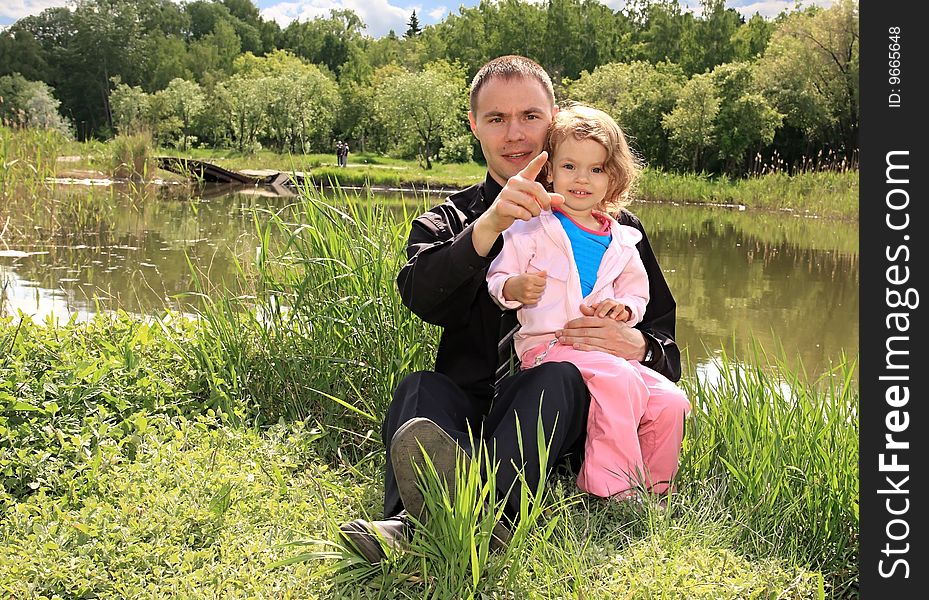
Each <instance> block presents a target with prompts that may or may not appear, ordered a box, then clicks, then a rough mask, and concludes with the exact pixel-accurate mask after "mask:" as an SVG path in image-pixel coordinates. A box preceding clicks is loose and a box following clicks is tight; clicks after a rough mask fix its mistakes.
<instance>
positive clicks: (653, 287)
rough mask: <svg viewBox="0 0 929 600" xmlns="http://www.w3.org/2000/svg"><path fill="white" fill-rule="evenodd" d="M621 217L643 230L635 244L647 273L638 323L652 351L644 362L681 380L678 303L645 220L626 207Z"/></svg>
mask: <svg viewBox="0 0 929 600" xmlns="http://www.w3.org/2000/svg"><path fill="white" fill-rule="evenodd" d="M621 218H622V220H621V221H620V222H621V223H623V224H625V225H629V226H631V227H635V228H636V229H638V230H639V231H640V232H641V233H642V240H641V241H640V242H639V243H638V244H636V248H638V250H639V256H640V257H641V259H642V264H643V265H644V266H645V272H646V273H647V275H648V298H649V300H648V305H647V306H646V308H645V315H644V316H643V317H642V321H641V322H640V323H639V324H638V325H636V326H635V327H636V328H637V329H638V330H639V331H641V332H642V333H643V335H645V342H646V343H647V344H648V347H649V348H650V349H651V350H652V355H653V356H652V359H651V360H649V361H647V362H643V363H642V364H644V365H645V366H646V367H649V368H650V369H652V370H654V371H657V372H659V373H661V374H662V375H664V376H665V377H667V378H668V379H670V380H671V381H678V380H680V378H681V351H680V349H679V348H678V346H677V343H676V342H675V341H674V324H675V319H676V311H677V304H676V303H675V301H674V296H672V295H671V290H670V288H668V283H667V282H666V281H665V278H664V273H662V271H661V267H660V266H659V265H658V259H657V258H656V257H655V253H654V251H653V250H652V247H651V244H650V243H649V241H648V236H647V235H646V234H645V228H644V227H642V223H641V222H639V220H638V218H636V217H635V216H634V215H633V214H632V213H630V212H628V211H623V213H622V215H621Z"/></svg>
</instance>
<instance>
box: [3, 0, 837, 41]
mask: <svg viewBox="0 0 929 600" xmlns="http://www.w3.org/2000/svg"><path fill="white" fill-rule="evenodd" d="M176 1H177V0H176ZM252 1H253V2H254V3H255V4H256V5H257V6H258V8H259V9H260V10H261V16H262V17H263V18H264V19H273V20H275V21H277V22H278V24H279V25H280V26H281V27H286V26H287V24H288V23H290V22H291V21H293V20H294V19H300V20H302V21H306V20H311V19H314V18H316V17H325V16H328V15H329V11H330V10H333V9H342V8H348V9H351V10H353V11H355V13H356V14H357V15H358V16H359V17H361V20H362V21H363V22H364V23H365V24H366V25H367V30H366V33H367V34H368V35H369V36H371V37H381V36H383V35H386V34H387V32H388V31H390V30H391V29H393V30H394V31H395V32H397V33H398V34H402V33H403V32H404V31H406V28H407V23H408V22H409V20H410V15H411V14H412V12H413V11H414V10H415V11H416V16H417V17H418V18H419V23H420V25H423V26H424V25H433V24H435V23H438V22H439V21H441V20H442V19H444V18H445V17H446V16H447V15H448V14H449V12H454V13H457V12H458V8H459V7H460V6H477V5H478V4H479V3H480V0H412V1H411V0H283V1H282V0H258V1H257V2H255V0H252ZM529 1H531V2H538V3H541V2H544V0H529ZM602 1H603V4H606V5H607V6H610V7H611V8H613V9H620V8H622V7H623V6H624V5H625V0H602ZM67 4H68V0H0V27H5V26H8V25H10V24H12V23H14V22H15V21H17V20H18V19H21V18H23V17H25V16H27V15H36V14H39V13H40V12H42V11H43V10H45V9H46V8H50V7H53V6H65V5H67ZM681 4H682V5H685V6H688V7H691V9H692V10H695V11H696V12H699V11H700V3H699V0H682V2H681ZM794 4H795V2H794V0H760V1H759V0H730V1H728V2H726V6H729V7H732V8H735V9H736V10H737V11H739V12H740V13H741V14H743V15H745V16H746V17H751V16H752V15H754V14H755V13H760V14H761V15H762V16H765V17H773V16H775V15H777V14H778V13H780V12H781V11H782V10H784V9H792V8H793V7H794ZM804 4H805V5H810V4H817V5H819V6H824V7H826V6H830V5H831V4H832V0H804Z"/></svg>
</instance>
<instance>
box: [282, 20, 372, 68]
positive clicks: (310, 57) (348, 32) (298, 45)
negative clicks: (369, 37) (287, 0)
mask: <svg viewBox="0 0 929 600" xmlns="http://www.w3.org/2000/svg"><path fill="white" fill-rule="evenodd" d="M363 28H364V23H363V22H362V21H361V19H360V18H358V15H357V14H355V13H354V12H353V11H351V10H331V11H329V17H328V18H326V19H313V20H312V21H305V22H300V21H293V22H292V23H291V24H290V25H288V26H287V28H286V29H284V31H283V32H282V33H281V45H282V48H284V49H286V50H290V51H291V52H293V53H294V54H296V55H297V56H299V57H300V58H303V59H305V60H306V61H307V62H310V63H313V64H317V65H325V66H326V67H327V68H328V69H329V70H330V71H332V72H333V73H335V74H336V75H341V72H342V65H344V64H345V63H346V62H348V61H349V60H350V58H351V57H352V56H353V54H354V53H355V52H358V51H359V49H360V48H359V47H360V45H361V43H362V35H361V31H362V29H363Z"/></svg>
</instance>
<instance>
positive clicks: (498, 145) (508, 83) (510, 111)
mask: <svg viewBox="0 0 929 600" xmlns="http://www.w3.org/2000/svg"><path fill="white" fill-rule="evenodd" d="M557 111H558V107H556V106H552V105H551V101H550V100H549V97H548V94H547V93H546V92H545V88H544V87H542V84H541V83H540V82H538V81H536V80H535V79H533V78H531V77H517V78H514V79H503V78H500V77H498V78H494V79H491V80H490V81H488V82H486V83H485V84H484V86H483V87H482V88H481V89H480V91H479V92H478V94H477V97H476V98H475V103H474V110H473V111H469V112H468V120H469V121H470V123H471V131H472V133H474V137H476V138H477V139H478V140H479V141H480V142H481V150H483V152H484V158H485V159H486V160H487V170H488V171H489V172H490V175H491V177H493V178H494V179H495V180H496V181H497V183H499V184H500V185H505V184H506V181H507V179H509V178H510V177H512V176H513V175H516V174H517V173H519V172H520V171H521V170H522V169H523V168H524V167H525V166H526V165H527V164H529V161H531V160H532V159H533V158H535V157H536V156H538V154H539V152H541V151H542V146H543V145H544V144H545V136H546V134H547V133H548V126H549V125H550V124H551V122H552V117H554V116H555V113H556V112H557Z"/></svg>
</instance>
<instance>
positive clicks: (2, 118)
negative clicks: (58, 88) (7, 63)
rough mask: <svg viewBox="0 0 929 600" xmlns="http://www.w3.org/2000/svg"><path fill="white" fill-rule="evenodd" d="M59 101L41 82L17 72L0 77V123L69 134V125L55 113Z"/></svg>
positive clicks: (68, 135)
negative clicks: (30, 79)
mask: <svg viewBox="0 0 929 600" xmlns="http://www.w3.org/2000/svg"><path fill="white" fill-rule="evenodd" d="M60 104H61V103H60V102H59V101H58V100H57V99H56V98H55V96H54V94H53V92H52V89H51V88H50V87H48V85H46V84H45V82H42V81H29V80H28V79H26V78H25V77H23V76H22V75H20V74H19V73H14V74H12V75H3V76H0V122H5V123H9V124H13V125H19V126H22V127H32V128H36V129H53V130H55V131H58V132H60V133H62V134H64V135H65V136H67V137H70V136H71V124H70V123H69V122H68V120H67V119H65V118H64V117H62V116H61V114H60V113H59V112H58V106H59V105H60Z"/></svg>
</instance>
